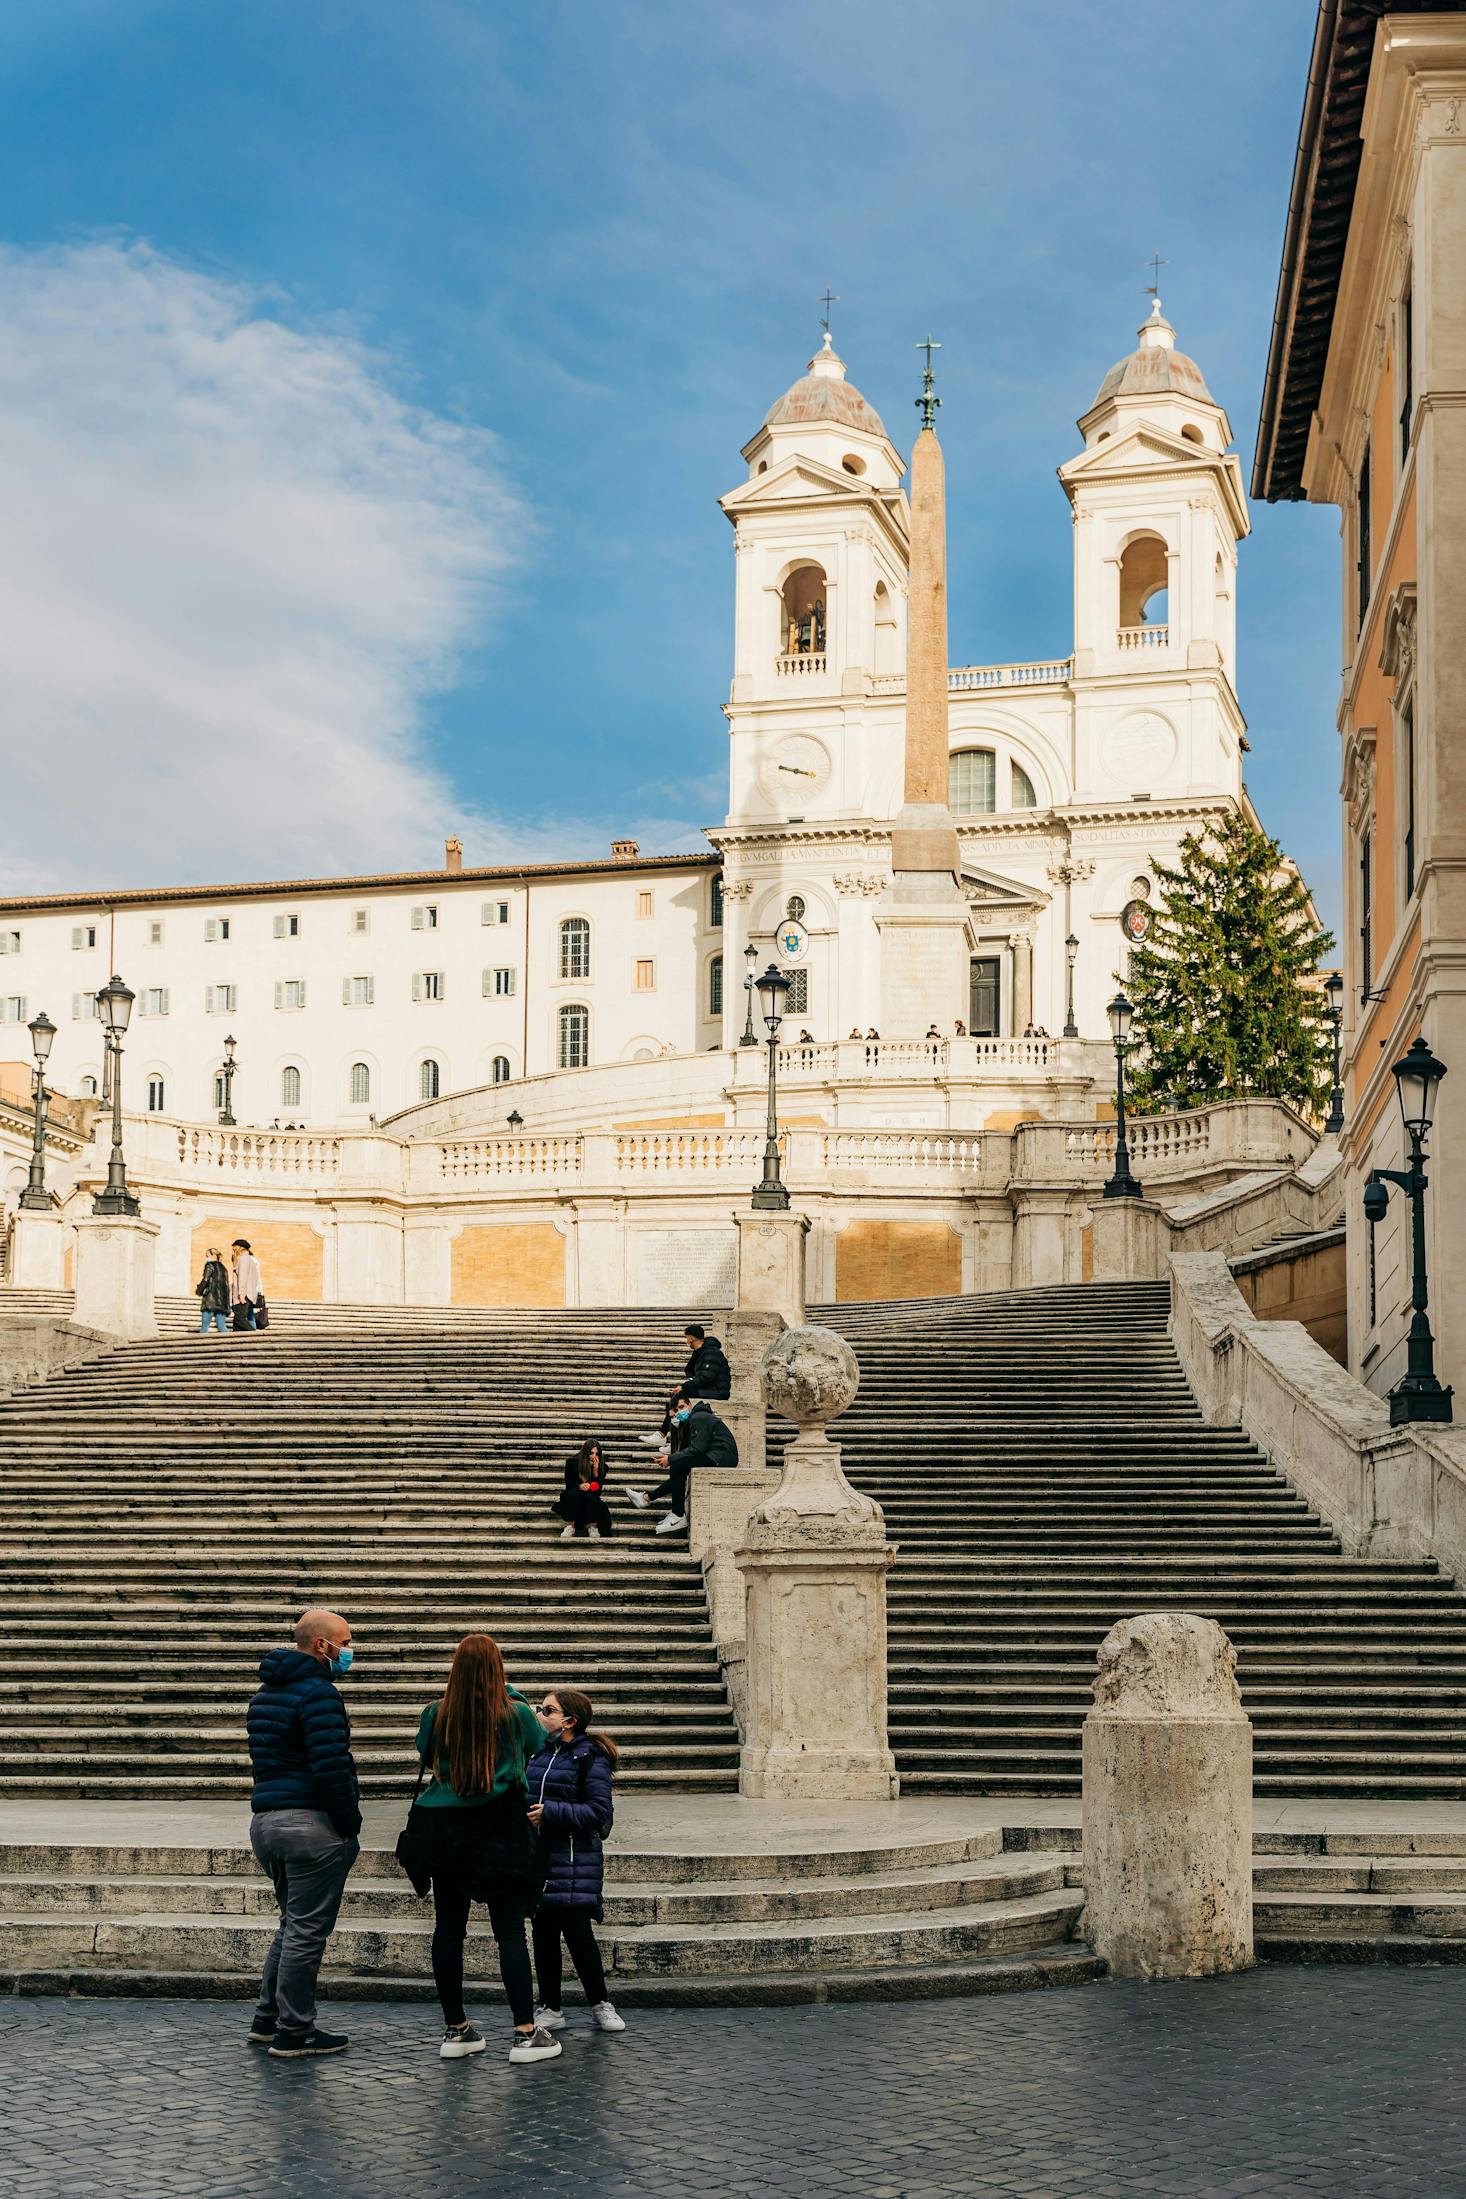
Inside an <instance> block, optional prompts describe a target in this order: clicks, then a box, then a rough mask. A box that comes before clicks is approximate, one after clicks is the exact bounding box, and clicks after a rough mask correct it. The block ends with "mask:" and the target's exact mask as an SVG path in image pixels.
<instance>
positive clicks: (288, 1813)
mask: <svg viewBox="0 0 1466 2199" xmlns="http://www.w3.org/2000/svg"><path fill="white" fill-rule="evenodd" d="M249 1844H250V1846H251V1847H252V1848H253V1849H254V1852H255V1860H256V1862H257V1863H258V1864H259V1866H260V1869H261V1870H262V1871H263V1872H264V1873H265V1874H266V1876H267V1877H268V1878H269V1879H270V1881H271V1883H272V1884H273V1886H274V1888H275V1899H276V1900H277V1901H278V1902H279V1904H280V1928H279V1930H278V1931H277V1932H276V1934H275V1937H274V1938H273V1940H271V1942H270V1952H269V1953H268V1954H267V1955H266V1957H265V1971H264V1976H263V1977H262V1978H261V1980H260V2002H259V2009H258V2011H257V2013H258V2014H259V2015H261V2016H266V2017H268V2016H273V2017H274V2018H275V2020H276V2023H277V2024H278V2026H279V2028H280V2029H281V2030H282V2031H309V2030H310V2029H311V2027H312V2025H313V2024H314V2023H315V2020H316V1976H317V1973H318V1972H319V1970H320V1967H321V1957H322V1956H323V1955H324V1954H325V1952H326V1942H327V1940H328V1939H329V1938H330V1937H331V1933H332V1931H333V1929H334V1928H335V1923H336V1912H337V1911H338V1910H339V1908H340V1907H341V1896H342V1893H343V1892H344V1890H345V1887H346V1880H347V1877H348V1875H349V1873H350V1870H351V1866H352V1864H353V1863H354V1862H355V1861H356V1859H357V1856H358V1855H359V1854H360V1852H361V1850H360V1846H359V1844H358V1842H356V1841H355V1840H343V1839H342V1837H341V1835H340V1833H338V1832H337V1830H336V1828H335V1826H334V1825H333V1824H332V1823H331V1820H330V1818H329V1817H328V1816H327V1815H326V1813H325V1811H324V1810H265V1811H262V1812H261V1813H260V1814H259V1815H258V1816H256V1817H254V1818H252V1819H251V1820H250V1828H249Z"/></svg>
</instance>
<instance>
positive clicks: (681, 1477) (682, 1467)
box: [647, 1457, 692, 1518]
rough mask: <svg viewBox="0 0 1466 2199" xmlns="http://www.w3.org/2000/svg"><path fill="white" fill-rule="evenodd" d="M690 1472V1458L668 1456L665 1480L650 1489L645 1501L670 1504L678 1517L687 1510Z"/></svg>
mask: <svg viewBox="0 0 1466 2199" xmlns="http://www.w3.org/2000/svg"><path fill="white" fill-rule="evenodd" d="M691 1474H692V1460H691V1459H690V1458H680V1457H679V1458H669V1459H668V1461H667V1478H666V1480H665V1481H664V1482H663V1483H662V1484H661V1486H660V1488H657V1489H653V1490H652V1492H651V1495H650V1497H649V1498H648V1500H647V1501H648V1502H649V1503H651V1504H670V1505H671V1507H672V1509H673V1511H674V1512H676V1513H677V1515H678V1516H679V1518H680V1517H681V1516H682V1515H683V1514H684V1513H685V1512H686V1510H687V1484H688V1480H689V1479H690V1477H691Z"/></svg>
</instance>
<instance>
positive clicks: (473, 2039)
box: [438, 2023, 489, 2062]
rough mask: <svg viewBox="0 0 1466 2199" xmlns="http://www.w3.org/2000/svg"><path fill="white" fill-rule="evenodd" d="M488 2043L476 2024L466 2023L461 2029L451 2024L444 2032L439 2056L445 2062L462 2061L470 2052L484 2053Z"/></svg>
mask: <svg viewBox="0 0 1466 2199" xmlns="http://www.w3.org/2000/svg"><path fill="white" fill-rule="evenodd" d="M488 2043H489V2042H488V2040H487V2039H486V2038H485V2037H484V2035H483V2033H482V2031H480V2030H479V2028H478V2026H477V2025H476V2024H472V2023H466V2024H465V2025H464V2026H463V2028H462V2030H461V2031H458V2030H455V2029H454V2028H453V2026H452V2025H451V2024H450V2025H449V2027H448V2029H447V2030H446V2031H445V2032H444V2033H443V2043H442V2045H441V2046H440V2047H439V2048H438V2058H439V2060H440V2061H445V2062H461V2061H462V2060H464V2058H465V2057H466V2056H467V2055H469V2054H482V2053H483V2051H484V2049H485V2048H486V2047H487V2045H488Z"/></svg>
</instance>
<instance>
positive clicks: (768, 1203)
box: [749, 962, 789, 1210]
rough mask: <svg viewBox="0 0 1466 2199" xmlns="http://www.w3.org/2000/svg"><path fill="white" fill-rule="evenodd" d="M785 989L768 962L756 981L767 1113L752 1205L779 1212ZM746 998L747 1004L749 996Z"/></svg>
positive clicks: (782, 1196) (785, 1200)
mask: <svg viewBox="0 0 1466 2199" xmlns="http://www.w3.org/2000/svg"><path fill="white" fill-rule="evenodd" d="M788 990H789V980H788V978H787V977H786V976H785V975H784V973H783V971H782V970H778V969H776V968H775V967H774V965H773V963H772V962H771V963H770V964H769V966H768V968H767V969H766V970H765V971H764V974H763V976H762V977H761V978H760V979H759V981H758V997H759V1004H760V1006H761V1008H762V1009H763V1018H764V1028H765V1030H766V1031H767V1032H768V1034H769V1111H768V1119H767V1121H766V1123H765V1126H764V1173H763V1181H762V1182H761V1183H759V1184H757V1185H755V1187H754V1194H753V1202H752V1203H753V1204H754V1205H755V1206H756V1207H777V1208H779V1209H781V1210H782V1209H783V1208H785V1207H787V1206H788V1204H789V1193H788V1190H787V1188H786V1186H785V1185H784V1183H783V1182H782V1181H781V1179H780V1176H779V1097H778V1086H777V1075H778V1052H779V1025H780V1024H781V1023H782V1022H783V1020H784V996H785V994H786V993H787V992H788ZM749 997H750V1001H751V999H752V995H750V996H749Z"/></svg>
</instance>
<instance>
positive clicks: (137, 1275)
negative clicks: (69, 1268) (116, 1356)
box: [72, 1214, 160, 1344]
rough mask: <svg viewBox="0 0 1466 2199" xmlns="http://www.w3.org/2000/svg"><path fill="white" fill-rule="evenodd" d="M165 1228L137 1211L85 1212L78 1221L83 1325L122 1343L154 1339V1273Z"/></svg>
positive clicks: (78, 1311)
mask: <svg viewBox="0 0 1466 2199" xmlns="http://www.w3.org/2000/svg"><path fill="white" fill-rule="evenodd" d="M159 1234H160V1233H159V1229H158V1225H157V1223H156V1222H145V1221H143V1219H142V1218H141V1216H140V1215H133V1214H85V1215H83V1216H82V1217H81V1219H80V1220H79V1221H78V1222H77V1224H76V1306H75V1310H74V1312H73V1314H72V1319H73V1320H74V1321H75V1323H76V1325H77V1327H78V1328H83V1329H94V1330H95V1331H96V1332H97V1334H98V1335H100V1336H111V1337H115V1338H116V1340H117V1341H118V1342H119V1343H123V1344H140V1343H147V1342H151V1340H152V1339H153V1338H154V1337H155V1336H156V1335H157V1334H158V1317H157V1314H156V1312H155V1311H154V1307H153V1273H154V1266H155V1262H156V1258H157V1244H158V1237H159Z"/></svg>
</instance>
